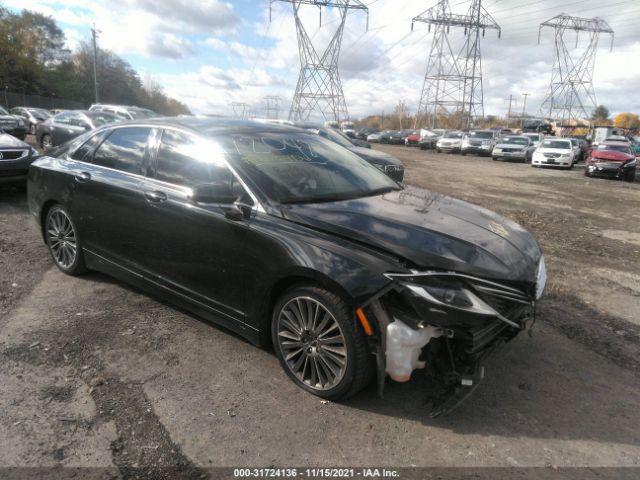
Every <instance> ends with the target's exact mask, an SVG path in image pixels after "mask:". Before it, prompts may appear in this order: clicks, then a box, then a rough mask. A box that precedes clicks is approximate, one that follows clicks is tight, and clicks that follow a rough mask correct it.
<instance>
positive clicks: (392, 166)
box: [296, 123, 404, 182]
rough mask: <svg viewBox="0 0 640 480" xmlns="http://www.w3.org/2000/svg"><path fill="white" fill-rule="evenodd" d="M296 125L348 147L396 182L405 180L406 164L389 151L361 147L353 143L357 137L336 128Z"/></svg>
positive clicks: (306, 124) (305, 124) (312, 124)
mask: <svg viewBox="0 0 640 480" xmlns="http://www.w3.org/2000/svg"><path fill="white" fill-rule="evenodd" d="M296 127H298V128H301V129H304V130H307V131H311V132H313V133H316V134H318V135H320V136H321V137H323V138H326V139H328V140H331V141H332V142H334V143H336V144H338V145H340V146H341V147H344V148H346V149H347V150H349V151H351V152H353V153H355V154H356V155H358V156H359V157H360V158H362V159H363V160H365V161H367V162H369V163H370V164H371V165H373V166H374V167H376V168H377V169H378V170H380V171H382V172H384V173H385V174H387V175H388V176H389V177H390V178H392V179H393V180H395V181H396V182H402V181H403V180H404V165H403V164H402V162H401V161H400V160H398V159H397V158H396V157H394V156H392V155H389V154H388V153H385V152H381V151H379V150H372V149H371V148H363V147H359V146H358V145H356V144H354V143H353V142H354V141H355V139H351V138H349V137H347V136H346V135H345V134H344V133H342V132H341V131H339V130H336V129H334V128H326V127H322V126H320V125H317V124H314V123H298V124H296ZM359 141H361V140H359Z"/></svg>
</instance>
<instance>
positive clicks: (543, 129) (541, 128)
mask: <svg viewBox="0 0 640 480" xmlns="http://www.w3.org/2000/svg"><path fill="white" fill-rule="evenodd" d="M527 132H532V133H543V134H545V135H553V126H552V125H551V124H550V123H548V122H546V121H545V120H542V119H540V118H531V119H528V120H525V121H524V122H523V123H522V133H527Z"/></svg>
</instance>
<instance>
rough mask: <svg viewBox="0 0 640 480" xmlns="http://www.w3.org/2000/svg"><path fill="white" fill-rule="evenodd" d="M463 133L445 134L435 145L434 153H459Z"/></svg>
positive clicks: (452, 132)
mask: <svg viewBox="0 0 640 480" xmlns="http://www.w3.org/2000/svg"><path fill="white" fill-rule="evenodd" d="M462 137H463V133H462V132H460V131H457V130H452V131H449V132H447V133H445V134H444V135H443V136H442V138H440V140H438V142H437V143H436V151H437V152H438V153H440V152H459V151H460V148H462Z"/></svg>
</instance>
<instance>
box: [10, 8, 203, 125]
mask: <svg viewBox="0 0 640 480" xmlns="http://www.w3.org/2000/svg"><path fill="white" fill-rule="evenodd" d="M65 44H66V38H65V35H64V32H63V31H62V29H61V28H60V27H59V26H58V25H57V24H56V21H55V20H54V19H53V18H51V17H48V16H45V15H42V14H40V13H37V12H31V11H29V10H23V11H22V12H20V13H14V12H11V11H9V10H7V9H6V8H4V7H0V88H5V89H7V90H10V91H15V92H20V93H26V94H30V95H42V96H55V97H57V98H67V99H71V100H76V101H79V102H82V103H83V104H86V105H87V106H88V105H90V104H91V103H93V102H94V101H95V91H94V82H93V47H92V46H91V44H90V43H88V42H82V43H81V44H80V45H79V46H78V48H77V49H76V50H75V51H71V50H69V49H68V48H66V46H65ZM96 67H97V73H98V75H97V77H98V83H99V85H98V98H99V100H100V102H102V103H115V104H123V105H137V106H139V107H145V108H150V109H151V110H154V111H156V112H158V113H160V114H163V115H178V114H189V113H191V112H190V111H189V108H188V107H187V106H186V105H185V104H183V103H181V102H179V101H177V100H175V99H173V98H171V97H169V96H167V95H166V94H165V93H164V92H163V91H162V87H161V86H160V85H159V84H158V83H157V82H153V81H148V82H146V84H145V82H143V81H142V79H141V78H140V76H139V75H138V73H137V72H136V71H135V70H134V69H133V67H132V66H131V65H130V64H129V63H128V62H127V61H126V60H124V59H122V58H121V57H119V56H118V55H116V54H115V53H113V52H111V51H109V50H104V49H99V50H98V54H97V62H96Z"/></svg>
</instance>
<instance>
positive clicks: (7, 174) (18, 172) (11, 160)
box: [0, 129, 38, 185]
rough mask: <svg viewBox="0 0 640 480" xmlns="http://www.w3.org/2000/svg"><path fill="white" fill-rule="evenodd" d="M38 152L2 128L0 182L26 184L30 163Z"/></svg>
mask: <svg viewBox="0 0 640 480" xmlns="http://www.w3.org/2000/svg"><path fill="white" fill-rule="evenodd" d="M37 156H38V152H37V151H36V150H35V149H34V148H33V147H31V146H30V145H27V144H26V143H24V142H23V141H22V140H20V139H18V138H16V137H14V136H13V135H9V134H8V133H4V132H3V131H2V130H1V129H0V184H7V183H11V184H17V185H26V181H27V172H28V170H29V165H31V162H33V161H34V160H35V158H36V157H37Z"/></svg>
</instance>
